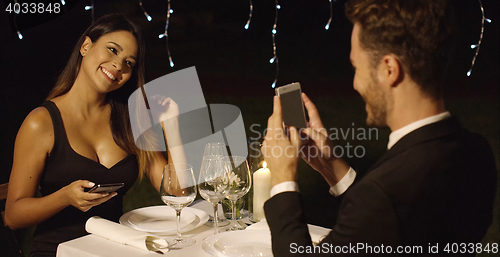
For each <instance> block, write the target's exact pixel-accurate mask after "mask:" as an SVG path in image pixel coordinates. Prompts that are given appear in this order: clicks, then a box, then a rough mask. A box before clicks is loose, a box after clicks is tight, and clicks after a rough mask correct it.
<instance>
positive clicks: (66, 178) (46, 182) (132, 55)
mask: <svg viewBox="0 0 500 257" xmlns="http://www.w3.org/2000/svg"><path fill="white" fill-rule="evenodd" d="M143 74H144V45H143V42H142V39H141V35H140V29H139V28H138V27H137V26H136V25H134V24H133V23H132V22H130V21H129V20H128V19H126V18H125V17H124V16H123V15H120V14H114V15H107V16H104V17H102V18H100V19H99V20H97V21H96V22H95V23H94V24H92V26H90V27H89V28H88V29H87V30H86V31H85V32H84V34H83V35H82V36H81V37H80V39H79V40H78V42H77V44H76V46H75V48H74V50H73V52H72V55H71V57H70V59H69V61H68V64H67V66H66V68H65V69H64V71H63V72H62V73H61V75H60V76H59V78H58V81H57V83H56V85H55V87H54V88H53V89H52V91H51V92H50V94H49V96H48V97H47V99H46V100H47V101H46V102H44V103H43V105H42V106H41V107H38V108H36V109H34V110H33V111H32V112H31V113H30V114H29V115H28V116H27V117H26V119H25V120H24V122H23V124H22V125H21V127H20V129H19V132H18V135H17V137H16V143H15V147H14V162H13V166H12V172H11V176H10V181H9V192H8V198H7V203H6V217H5V220H6V223H7V225H8V226H9V227H10V228H12V229H18V228H24V227H28V226H32V225H37V229H36V231H35V235H34V238H33V243H32V246H31V253H30V256H55V253H56V249H57V245H58V244H59V243H61V242H64V241H67V240H71V239H74V238H77V237H80V236H83V235H85V234H86V231H85V222H86V221H87V219H88V218H90V217H92V216H101V217H103V218H105V219H109V220H112V221H115V222H118V219H119V218H120V216H121V215H122V214H123V213H122V212H123V196H124V195H125V193H126V192H127V190H128V189H129V188H130V187H131V186H132V185H133V184H134V182H135V180H136V179H137V177H138V175H139V177H142V174H146V176H147V177H148V179H149V180H150V181H151V183H152V184H153V186H154V187H155V188H156V189H157V190H158V191H159V188H160V181H161V175H162V171H163V167H164V166H165V165H166V164H167V163H169V162H172V158H174V159H175V158H177V159H176V161H179V162H185V157H184V156H183V153H173V155H172V154H171V153H169V154H168V156H169V157H168V160H167V159H166V158H165V156H164V155H163V154H162V153H161V152H147V151H142V150H139V149H138V148H137V147H136V145H135V143H134V139H133V136H132V130H131V127H130V119H129V110H128V106H127V101H128V97H129V96H130V94H131V93H132V92H133V91H135V90H136V89H137V88H139V87H141V86H142V85H143V84H144V77H143ZM154 100H155V101H149V102H150V104H159V105H162V106H168V107H165V108H164V113H162V114H160V115H170V116H172V114H174V116H175V114H176V113H178V108H177V105H176V104H175V102H174V101H172V100H171V99H169V98H165V97H160V98H159V99H154ZM163 125H164V126H163V129H164V133H165V135H166V137H167V138H168V139H169V140H171V141H178V140H180V136H179V130H178V124H177V123H176V122H175V119H173V121H172V122H169V123H168V124H163ZM146 141H147V140H146ZM175 143H176V145H180V144H179V143H178V142H175ZM177 149H178V148H177ZM177 151H178V150H177ZM172 156H174V157H172ZM109 183H124V185H125V186H124V187H123V188H121V189H119V190H118V191H117V192H113V193H107V192H102V193H88V192H85V191H86V188H87V189H88V188H91V187H93V186H94V185H96V184H109ZM38 190H40V192H41V195H42V197H40V198H37V197H36V196H37V192H38Z"/></svg>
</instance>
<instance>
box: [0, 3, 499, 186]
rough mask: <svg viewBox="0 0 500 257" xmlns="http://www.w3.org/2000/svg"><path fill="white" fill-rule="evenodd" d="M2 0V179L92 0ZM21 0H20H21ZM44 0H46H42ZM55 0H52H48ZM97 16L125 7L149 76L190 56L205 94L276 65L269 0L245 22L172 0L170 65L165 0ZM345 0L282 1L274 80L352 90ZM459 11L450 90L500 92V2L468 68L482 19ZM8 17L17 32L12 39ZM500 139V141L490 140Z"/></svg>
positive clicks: (313, 88) (233, 91) (228, 89)
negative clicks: (18, 9) (28, 6)
mask: <svg viewBox="0 0 500 257" xmlns="http://www.w3.org/2000/svg"><path fill="white" fill-rule="evenodd" d="M13 2H14V1H7V0H4V1H3V4H4V5H5V6H2V5H1V2H0V7H1V8H2V10H1V11H2V12H0V25H1V26H0V39H1V41H0V43H1V45H0V51H1V54H0V85H1V86H0V95H1V109H0V115H1V116H0V122H1V131H2V133H1V136H2V138H1V142H2V143H1V146H2V147H1V159H0V160H1V165H0V170H1V172H0V182H5V181H7V180H8V174H9V171H10V166H11V162H12V160H11V159H12V149H13V142H14V139H15V135H16V133H17V130H18V128H19V126H20V124H21V123H22V120H23V119H24V117H25V116H26V115H27V114H28V113H29V111H30V110H32V109H33V108H35V107H37V106H38V105H39V104H40V103H41V102H42V101H43V99H44V98H45V97H46V96H47V94H48V92H49V90H50V89H51V88H52V87H53V85H54V83H55V80H56V78H57V76H58V74H59V73H60V71H61V70H62V69H63V67H64V66H65V63H66V62H67V59H68V58H69V55H70V53H71V50H72V48H73V46H74V44H75V42H76V40H77V38H78V37H79V36H80V35H81V34H82V32H83V31H84V30H85V29H86V28H87V27H88V26H89V25H90V24H91V22H92V19H91V11H85V10H84V7H85V6H86V5H90V3H91V1H90V0H80V1H76V0H67V1H66V6H64V7H63V9H62V11H61V13H60V14H19V15H13V14H8V13H7V12H6V11H4V10H5V8H6V6H7V4H8V3H13ZM22 2H23V1H20V3H22ZM39 2H43V1H39ZM45 2H46V3H49V2H59V1H45ZM94 2H95V4H94V16H95V18H98V17H100V16H102V15H105V14H108V13H113V12H122V13H124V14H126V15H127V16H128V17H130V19H132V20H133V21H134V22H136V23H137V24H138V25H139V26H140V27H141V28H142V29H143V34H144V38H145V42H146V55H147V56H146V82H147V81H151V80H153V79H155V78H158V77H160V76H162V75H165V74H168V73H171V72H174V71H176V70H179V69H183V68H186V67H190V66H195V67H196V69H197V71H198V74H199V77H200V81H201V85H202V88H203V91H204V93H205V95H206V96H207V99H208V98H210V96H219V95H222V96H235V97H242V98H247V97H257V98H258V97H271V96H272V95H273V94H274V90H273V89H272V88H271V84H272V83H273V81H274V77H275V74H276V66H275V64H270V63H269V59H270V58H271V57H272V56H273V52H272V37H271V29H272V26H273V23H274V17H275V13H274V11H275V7H274V6H275V1H272V0H266V1H264V0H254V1H253V2H254V12H253V18H252V22H251V24H250V28H249V29H248V30H245V29H244V28H243V26H244V25H245V23H246V21H247V18H248V12H249V1H234V0H182V1H176V0H172V1H171V4H172V9H173V10H174V13H173V14H172V16H171V20H170V28H169V36H170V37H169V44H170V51H171V54H172V57H173V61H174V63H175V66H174V68H171V67H170V66H169V65H168V58H167V53H166V43H165V42H166V41H165V39H159V38H158V35H159V34H161V33H163V31H164V26H165V19H166V18H165V14H166V9H167V1H165V0H144V1H143V2H144V3H143V4H144V8H145V9H146V11H147V12H148V13H149V14H150V15H151V16H152V17H153V21H152V22H148V21H147V20H146V18H145V17H144V15H143V14H142V11H141V9H140V7H139V4H138V3H139V2H138V0H123V1H117V0H114V1H111V0H106V1H94ZM344 2H345V1H334V2H333V20H332V23H331V26H330V29H329V30H325V29H324V26H325V24H326V23H327V21H328V18H329V17H330V14H329V11H330V9H329V2H328V1H327V0H322V1H320V0H317V1H310V0H286V1H280V5H281V9H280V10H279V16H278V33H277V35H276V41H277V49H278V58H279V65H280V67H279V70H280V73H279V79H278V85H284V84H287V83H290V82H295V81H299V82H301V84H302V87H303V91H305V92H306V93H308V94H309V95H310V96H311V97H315V96H326V97H327V96H335V97H339V96H354V97H356V96H357V93H356V92H355V91H354V90H353V89H352V76H353V72H352V70H351V66H350V63H349V51H350V32H351V28H352V25H351V24H350V23H349V22H348V21H347V19H346V18H345V16H344V14H343V5H344ZM453 2H454V4H456V8H457V10H458V12H457V14H458V15H457V16H458V17H459V19H458V20H459V34H458V35H459V36H458V45H457V46H458V47H457V55H456V58H455V60H454V61H453V65H452V66H453V67H452V69H451V70H452V72H451V73H450V74H449V81H450V82H449V83H448V89H449V90H448V96H450V97H456V96H464V97H469V98H480V97H491V96H494V97H497V96H498V92H499V82H500V79H499V77H500V75H499V71H500V69H499V60H500V59H499V50H498V43H499V26H498V23H499V22H500V17H499V13H498V10H499V8H498V7H499V2H498V1H496V0H483V5H484V8H485V13H486V17H487V18H490V19H492V21H493V22H492V23H486V24H485V32H484V38H483V43H482V45H481V50H480V52H479V56H478V58H477V61H476V65H475V67H474V70H473V73H472V76H471V77H467V76H466V75H465V74H466V72H467V70H468V69H469V68H470V64H471V60H472V57H473V55H474V53H475V50H473V49H470V45H471V44H475V43H477V40H478V39H479V33H480V29H481V12H480V8H479V2H478V1H475V0H454V1H453ZM14 20H15V21H16V24H17V27H18V28H19V29H20V31H21V33H22V34H23V36H24V39H22V40H19V39H18V37H17V34H16V30H15V27H14ZM496 143H498V142H496Z"/></svg>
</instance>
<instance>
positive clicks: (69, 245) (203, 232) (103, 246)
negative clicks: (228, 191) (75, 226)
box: [56, 200, 225, 257]
mask: <svg viewBox="0 0 500 257" xmlns="http://www.w3.org/2000/svg"><path fill="white" fill-rule="evenodd" d="M189 207H192V208H196V209H199V210H202V211H205V212H207V213H208V214H212V213H213V207H212V203H209V202H207V201H204V200H197V201H195V202H194V203H193V204H191V205H190V206H189ZM221 210H222V209H220V210H219V213H221V214H222V212H221ZM181 215H182V214H181ZM221 228H225V227H221ZM222 233H224V232H222ZM212 235H214V228H213V227H209V226H206V225H202V226H200V227H198V228H195V229H193V230H191V231H188V232H184V233H182V237H190V238H193V239H195V240H196V243H195V244H194V245H191V246H188V247H185V248H182V249H173V250H170V251H169V252H167V253H165V254H160V253H155V252H151V251H144V250H140V249H137V248H134V247H131V246H128V245H124V244H120V243H117V242H114V241H111V240H108V239H106V238H103V237H100V236H97V235H93V234H89V235H86V236H83V237H79V238H76V239H73V240H70V241H67V242H64V243H61V244H59V246H58V248H57V254H56V257H116V256H119V257H160V256H163V255H165V256H169V257H181V256H182V257H191V256H193V257H198V256H199V257H209V256H211V255H210V254H208V253H207V252H205V251H204V250H203V249H202V247H201V244H202V242H203V239H205V238H207V237H209V236H212ZM175 237H176V236H175V235H173V236H166V238H167V240H168V239H174V238H175Z"/></svg>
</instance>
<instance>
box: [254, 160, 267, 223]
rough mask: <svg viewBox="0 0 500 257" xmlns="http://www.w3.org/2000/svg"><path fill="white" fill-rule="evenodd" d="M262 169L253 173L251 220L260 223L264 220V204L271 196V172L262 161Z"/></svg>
mask: <svg viewBox="0 0 500 257" xmlns="http://www.w3.org/2000/svg"><path fill="white" fill-rule="evenodd" d="M262 166H263V167H262V168H260V169H258V170H257V171H255V172H254V173H253V185H254V186H253V219H254V220H255V221H260V220H262V219H263V218H265V214H264V203H265V202H266V201H267V199H269V197H270V194H271V171H270V170H269V169H268V168H267V163H266V162H265V161H264V163H263V164H262Z"/></svg>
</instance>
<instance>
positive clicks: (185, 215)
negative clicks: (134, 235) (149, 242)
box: [126, 206, 196, 232]
mask: <svg viewBox="0 0 500 257" xmlns="http://www.w3.org/2000/svg"><path fill="white" fill-rule="evenodd" d="M161 207H167V208H161V210H160V209H159V208H158V207H156V206H153V207H146V208H141V209H137V210H133V211H131V212H130V215H128V216H127V218H126V219H127V221H128V222H129V223H130V225H132V227H133V228H135V229H137V230H140V231H146V232H165V231H170V230H176V229H177V221H176V216H175V210H174V209H172V208H168V206H161ZM195 219H196V215H194V214H193V213H191V212H189V211H186V212H184V211H183V212H182V213H181V222H180V227H181V229H182V228H184V227H185V226H187V225H189V224H191V223H192V222H193V221H194V220H195Z"/></svg>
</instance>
